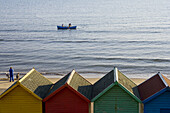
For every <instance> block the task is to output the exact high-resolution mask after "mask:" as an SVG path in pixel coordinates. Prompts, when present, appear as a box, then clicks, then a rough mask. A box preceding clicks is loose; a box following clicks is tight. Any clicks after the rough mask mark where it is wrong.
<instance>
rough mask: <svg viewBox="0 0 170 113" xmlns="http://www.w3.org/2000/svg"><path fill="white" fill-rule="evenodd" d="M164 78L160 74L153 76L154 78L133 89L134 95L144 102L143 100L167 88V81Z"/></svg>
mask: <svg viewBox="0 0 170 113" xmlns="http://www.w3.org/2000/svg"><path fill="white" fill-rule="evenodd" d="M164 78H165V77H164V76H162V75H161V74H160V73H157V74H155V75H154V76H152V77H150V78H149V79H147V80H146V81H144V82H143V83H141V84H139V85H138V86H136V87H134V88H133V89H134V93H135V95H136V96H138V97H139V98H140V99H141V100H142V101H144V100H145V99H147V98H149V97H151V96H152V95H154V94H156V93H158V92H159V91H161V90H162V89H164V88H166V87H168V83H166V81H167V80H165V79H164Z"/></svg>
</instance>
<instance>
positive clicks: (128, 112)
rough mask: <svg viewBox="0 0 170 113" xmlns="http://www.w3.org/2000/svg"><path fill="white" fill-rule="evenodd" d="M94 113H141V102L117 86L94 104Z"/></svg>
mask: <svg viewBox="0 0 170 113" xmlns="http://www.w3.org/2000/svg"><path fill="white" fill-rule="evenodd" d="M94 113H139V102H137V101H136V100H135V99H134V98H132V97H131V96H130V95H129V94H128V93H127V92H125V91H124V90H123V89H122V88H121V87H119V86H118V85H115V86H113V87H112V88H111V89H110V90H108V91H107V92H105V93H104V94H103V95H102V96H101V97H99V98H98V99H97V100H96V101H95V102H94Z"/></svg>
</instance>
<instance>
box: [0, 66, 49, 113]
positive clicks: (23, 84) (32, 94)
mask: <svg viewBox="0 0 170 113" xmlns="http://www.w3.org/2000/svg"><path fill="white" fill-rule="evenodd" d="M51 85H52V82H51V81H49V80H48V79H46V78H45V77H44V76H43V75H41V74H40V73H39V72H37V71H36V70H35V69H32V70H31V71H30V72H28V73H27V74H26V75H25V76H24V77H22V78H21V79H20V80H19V81H17V82H15V83H14V84H13V85H11V86H10V87H9V88H8V89H7V90H6V91H4V92H3V93H2V94H1V95H0V113H42V112H43V104H42V99H43V98H44V97H45V96H46V94H47V92H48V90H49V89H50V87H51Z"/></svg>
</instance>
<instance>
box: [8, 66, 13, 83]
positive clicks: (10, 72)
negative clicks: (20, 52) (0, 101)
mask: <svg viewBox="0 0 170 113" xmlns="http://www.w3.org/2000/svg"><path fill="white" fill-rule="evenodd" d="M9 74H10V80H9V81H10V82H11V81H13V82H14V70H13V69H12V67H10V69H9Z"/></svg>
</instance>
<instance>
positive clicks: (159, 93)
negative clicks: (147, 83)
mask: <svg viewBox="0 0 170 113" xmlns="http://www.w3.org/2000/svg"><path fill="white" fill-rule="evenodd" d="M167 90H169V87H166V88H164V89H162V90H160V91H159V92H157V93H155V94H153V95H152V96H150V97H148V98H147V99H145V100H144V101H142V102H143V103H144V104H145V103H147V102H149V101H151V100H152V99H154V98H156V97H158V96H159V95H161V94H162V93H164V92H165V91H167Z"/></svg>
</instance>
